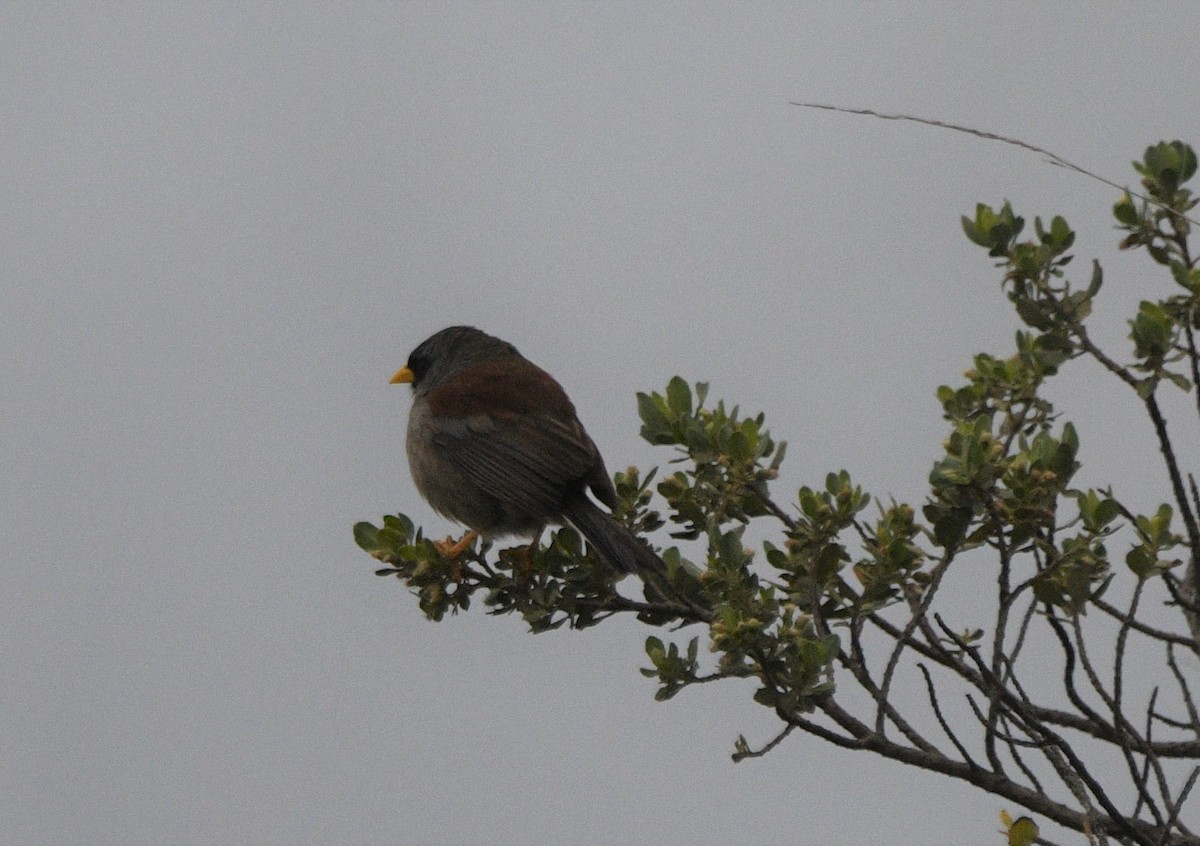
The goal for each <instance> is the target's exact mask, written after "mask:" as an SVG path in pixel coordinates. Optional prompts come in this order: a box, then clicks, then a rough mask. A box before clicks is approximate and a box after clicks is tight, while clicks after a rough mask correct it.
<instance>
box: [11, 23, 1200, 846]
mask: <svg viewBox="0 0 1200 846" xmlns="http://www.w3.org/2000/svg"><path fill="white" fill-rule="evenodd" d="M1198 33H1200V5H1196V4H1190V3H1176V4H1155V5H1133V4H1126V5H1118V4H1115V3H1113V4H1108V3H1100V4H1066V3H1063V4H1042V3H1028V4H1001V5H997V4H994V3H992V4H958V3H956V4H949V3H945V4H932V3H929V4H921V3H903V4H894V5H888V4H871V5H862V6H853V5H848V4H844V3H832V4H828V5H824V6H817V5H801V4H790V3H789V4H778V5H749V4H721V5H708V6H700V5H697V4H653V3H649V4H647V3H633V4H608V3H588V4H581V5H568V4H561V3H559V4H513V3H505V4H489V5H481V4H473V5H450V4H445V3H436V4H427V5H417V4H352V5H348V4H336V5H335V4H329V5H315V4H312V3H306V2H293V3H286V4H275V3H272V4H266V3H260V4H251V3H237V4H224V5H218V4H212V3H192V4H185V3H171V4H169V3H145V4H128V3H122V4H117V3H107V4H98V3H96V4H90V3H73V4H72V3H68V4H55V5H51V4H43V3H8V4H5V5H4V6H3V9H2V10H0V68H2V71H3V72H2V74H0V118H2V120H0V186H2V187H0V244H2V249H0V273H2V279H0V384H2V385H3V406H4V408H5V411H4V413H3V414H2V415H0V439H2V443H3V451H2V452H0V461H2V462H3V463H2V465H0V469H2V473H0V478H3V480H4V482H3V484H2V485H0V515H2V516H0V539H2V545H0V548H2V549H3V556H4V561H3V568H2V569H0V636H2V639H0V677H2V678H3V682H2V683H0V842H3V843H14V844H59V843H113V844H131V843H147V844H149V843H156V844H161V843H195V844H210V843H211V844H217V843H261V844H285V843H314V844H315V843H379V844H384V843H397V842H399V843H411V844H424V843H463V844H467V843H497V844H514V845H515V844H529V843H539V842H560V843H568V842H578V843H584V842H587V843H609V844H619V843H646V844H650V843H653V844H664V846H671V845H672V844H701V846H703V844H718V843H730V842H745V843H768V842H771V843H822V844H832V845H833V846H842V845H843V844H844V846H851V844H863V843H885V842H886V843H935V844H952V843H953V844H961V843H987V842H997V843H998V842H1000V840H999V835H997V834H996V833H995V832H996V829H997V827H998V823H997V818H996V814H997V812H998V811H999V810H1000V809H1001V808H1003V807H1008V808H1009V809H1010V810H1012V811H1013V812H1014V813H1015V812H1016V811H1017V810H1018V809H1017V808H1016V807H1013V806H1011V805H1006V804H1005V803H1003V802H1001V801H1000V800H998V799H996V798H994V797H991V796H989V795H987V794H984V793H982V792H979V791H977V790H974V789H971V788H968V787H966V786H962V785H959V784H958V783H956V782H952V781H950V780H948V779H945V778H941V777H938V776H933V775H926V774H922V773H919V772H916V771H914V770H911V769H908V768H905V767H902V766H900V765H898V764H892V763H888V762H885V761H883V760H882V759H878V758H872V757H867V756H866V755H865V754H858V755H856V754H850V753H844V752H839V751H836V750H834V749H832V748H830V747H827V746H825V745H823V744H821V743H819V742H818V741H816V740H814V739H811V738H807V737H800V736H798V735H794V736H793V737H792V738H790V739H789V740H788V741H787V742H786V743H784V744H783V745H782V746H780V747H779V748H778V749H777V750H776V751H775V752H773V753H772V754H771V755H770V756H768V757H767V758H765V759H762V760H756V761H749V762H745V763H742V764H737V765H735V764H733V763H731V762H730V759H729V755H730V752H731V751H732V748H733V741H734V739H735V738H736V736H737V735H738V734H739V733H744V734H745V735H746V736H747V738H748V739H750V740H751V742H753V743H756V744H757V743H761V742H764V741H766V740H768V739H769V738H770V737H771V736H772V735H773V733H774V732H775V731H776V729H777V723H776V721H775V719H774V718H773V716H772V714H771V713H770V712H769V711H767V710H766V709H763V708H761V707H760V706H757V705H755V704H754V703H753V702H752V701H751V698H750V695H751V693H752V690H753V686H752V685H750V684H748V683H747V684H740V685H739V684H736V683H730V684H727V685H724V686H721V685H708V686H705V687H704V688H703V689H697V690H689V691H686V692H685V693H684V694H681V695H680V696H679V697H677V698H676V699H674V700H672V701H670V702H668V703H665V704H662V703H655V702H654V701H653V693H654V686H653V684H652V682H651V681H649V680H647V679H644V678H643V677H642V676H641V675H640V674H639V673H638V672H637V669H638V668H639V667H641V666H645V665H646V664H647V660H646V658H645V656H644V652H643V641H644V638H645V636H646V634H648V633H649V632H648V631H647V630H645V629H644V628H642V627H640V626H639V625H637V624H636V622H634V621H626V620H620V621H613V622H611V623H610V624H607V625H604V626H601V627H600V628H599V629H598V630H591V631H588V632H586V633H583V634H579V633H571V632H556V633H552V634H547V635H542V636H538V637H532V636H530V635H528V634H527V633H526V632H525V627H524V626H523V624H522V623H521V621H520V620H517V619H509V618H503V619H495V618H491V617H487V616H486V615H484V614H482V613H476V612H474V611H473V612H472V613H471V614H468V615H463V616H459V617H457V618H453V619H448V620H446V621H445V622H443V623H441V624H433V623H430V622H427V621H426V620H425V619H423V618H422V616H421V615H420V613H419V611H418V609H417V606H416V602H415V599H414V598H413V597H411V596H410V595H409V594H408V593H407V591H406V590H405V588H404V586H403V585H402V584H400V583H399V582H397V581H395V580H383V579H378V578H376V577H375V576H374V575H372V570H373V569H374V564H375V562H374V561H373V560H372V559H370V558H369V557H367V556H366V555H365V554H363V553H362V552H360V551H359V550H358V549H357V548H356V547H355V546H354V544H353V540H352V536H351V527H352V525H353V524H354V523H355V522H356V521H358V520H364V519H368V520H376V521H377V520H378V519H379V517H380V516H381V515H383V514H385V513H390V512H395V511H397V510H402V511H404V512H406V513H409V514H411V515H413V516H414V517H415V518H417V519H418V520H419V521H420V522H422V523H423V524H424V525H425V526H426V527H427V528H428V529H429V531H430V532H431V533H442V532H445V531H448V530H450V529H451V528H453V527H452V526H451V525H450V524H448V523H447V522H446V521H444V520H442V519H441V518H438V517H436V516H434V515H433V514H432V512H431V511H430V510H429V509H428V507H427V506H425V505H424V503H423V502H421V501H420V500H419V498H418V496H417V495H416V493H415V491H414V489H413V486H412V483H411V481H410V479H409V475H408V469H407V466H406V462H405V458H404V447H403V428H404V422H405V420H406V417H407V413H408V406H409V402H410V398H409V392H408V391H407V390H406V389H402V388H397V387H394V386H389V385H388V378H389V376H390V375H391V374H392V373H393V372H394V371H395V370H396V369H397V368H398V367H399V366H400V365H401V364H403V363H404V361H405V358H406V356H407V353H408V352H409V351H410V350H411V349H412V348H413V347H414V346H415V345H416V344H417V343H418V342H420V341H421V340H422V339H424V338H425V337H426V336H428V335H429V334H431V333H432V332H434V331H436V330H437V329H440V328H442V327H443V326H446V325H449V324H452V323H470V324H474V325H477V326H479V327H481V328H483V329H485V330H487V331H489V332H492V333H494V334H497V335H499V336H501V337H504V338H505V339H507V340H510V341H512V342H513V343H515V344H516V345H517V346H518V347H519V348H520V349H521V351H522V352H523V353H525V354H526V355H527V356H528V357H529V358H531V359H532V360H534V361H535V362H537V363H539V364H541V365H542V366H544V367H546V368H547V369H548V370H550V371H551V372H552V373H553V374H555V376H557V377H558V378H559V380H560V381H561V382H562V383H563V384H564V386H565V387H566V388H567V390H568V391H569V392H570V394H571V395H572V397H573V399H574V400H575V403H576V405H577V407H578V409H579V413H580V416H581V418H582V419H583V421H584V422H585V424H586V425H587V426H588V428H589V430H590V431H591V433H592V435H593V437H594V438H595V440H596V441H597V443H598V444H599V445H600V448H601V450H602V451H603V453H604V455H605V456H606V459H607V462H608V465H609V467H610V468H619V467H623V466H625V465H627V464H630V463H637V464H640V465H642V466H644V467H648V466H651V465H654V464H662V463H664V462H665V461H667V460H669V459H670V458H671V457H672V455H671V454H670V453H666V454H664V453H662V452H661V451H656V450H653V449H651V448H650V447H648V446H647V445H645V444H644V443H642V442H640V441H639V439H638V437H637V429H638V421H637V417H636V411H635V404H634V394H635V392H636V391H639V390H652V389H655V388H659V389H661V387H662V386H664V385H665V384H666V382H667V380H668V379H669V378H670V377H671V376H672V375H675V374H681V375H683V376H685V377H687V378H689V379H692V380H697V379H699V380H708V381H710V382H711V383H712V386H713V389H712V390H713V395H714V397H724V398H726V399H727V400H729V401H730V402H735V403H739V404H741V405H742V407H743V408H744V409H747V410H756V409H762V410H764V411H765V412H766V413H767V415H768V424H769V425H770V427H771V428H772V431H773V432H774V433H775V435H776V436H777V437H780V438H783V439H786V440H788V441H789V442H790V444H791V448H790V450H789V459H788V463H787V465H786V468H785V473H784V477H783V479H782V480H781V481H780V488H779V493H780V498H781V499H783V500H785V501H786V500H789V499H791V494H789V493H788V491H789V490H791V489H794V488H796V487H798V486H799V485H800V484H806V483H807V484H820V482H821V480H822V479H823V478H824V475H825V473H826V472H828V471H830V470H837V469H840V468H846V469H848V470H849V471H850V472H851V473H852V474H853V475H854V476H855V477H856V478H857V479H859V480H860V481H861V482H862V483H863V484H864V485H865V486H866V487H867V488H868V490H870V491H872V492H873V493H875V494H877V495H879V496H882V497H885V498H886V497H888V496H895V497H897V498H898V499H903V500H908V501H913V502H918V503H919V502H920V501H921V499H922V496H923V490H924V482H925V477H926V475H927V473H928V470H929V467H930V464H931V462H932V461H933V460H934V458H935V457H936V456H937V453H938V449H939V447H938V445H939V442H940V440H941V439H942V437H943V436H944V433H945V428H944V423H943V421H942V420H941V418H940V410H939V407H938V405H937V403H936V400H935V399H934V391H935V389H936V388H937V386H938V385H939V384H942V383H945V382H952V381H954V380H956V379H959V378H961V372H962V370H963V369H964V368H966V367H967V366H969V363H970V356H971V355H972V354H973V353H975V352H977V351H980V350H989V351H992V352H995V353H997V354H1004V353H1006V351H1007V350H1008V349H1010V346H1011V338H1012V333H1013V331H1014V329H1015V328H1016V322H1015V318H1014V317H1013V315H1012V314H1011V313H1010V311H1009V309H1008V307H1007V304H1006V302H1005V300H1004V299H1003V297H1002V295H1001V293H1000V290H999V284H998V279H997V276H996V272H995V270H994V269H993V268H992V266H991V263H990V260H988V259H987V257H986V256H985V255H984V254H983V252H982V251H980V250H979V249H978V248H976V247H973V246H972V245H970V244H969V243H968V242H967V241H966V239H965V238H964V237H963V235H962V232H961V228H960V225H959V216H960V215H961V214H963V213H968V212H970V211H971V210H972V209H973V207H974V204H975V203H976V202H979V201H985V202H989V203H993V204H998V203H1000V202H1001V201H1002V200H1003V199H1005V198H1008V199H1010V200H1012V201H1013V202H1014V204H1016V205H1017V207H1018V210H1019V211H1022V212H1024V213H1026V214H1027V216H1029V217H1032V215H1034V214H1053V213H1062V214H1063V215H1065V216H1066V217H1067V218H1068V220H1069V221H1070V222H1071V223H1072V224H1073V225H1075V226H1076V227H1077V228H1078V229H1079V230H1080V237H1079V241H1078V252H1079V254H1080V255H1081V258H1082V259H1083V260H1086V259H1090V258H1091V257H1092V256H1098V257H1100V258H1101V259H1102V261H1104V263H1105V266H1106V269H1107V270H1108V280H1109V282H1108V286H1107V288H1106V290H1105V299H1104V301H1103V302H1102V303H1101V305H1100V306H1099V307H1098V309H1097V316H1096V325H1097V328H1096V332H1097V336H1098V337H1100V338H1102V339H1103V340H1105V341H1111V342H1113V343H1116V344H1118V345H1119V346H1118V347H1117V349H1118V351H1119V352H1123V351H1124V350H1125V349H1126V348H1125V347H1124V346H1123V344H1124V343H1125V342H1124V341H1123V340H1122V338H1123V336H1124V335H1125V333H1126V332H1127V331H1128V330H1127V328H1126V326H1125V324H1124V322H1123V321H1124V319H1125V317H1126V316H1127V315H1128V314H1129V313H1130V309H1131V308H1133V307H1134V306H1135V304H1136V302H1137V300H1138V299H1140V298H1142V297H1145V296H1149V295H1153V294H1154V293H1157V292H1158V291H1160V290H1162V283H1161V281H1159V280H1158V277H1156V276H1155V275H1154V273H1153V271H1151V270H1149V265H1147V264H1146V262H1145V260H1144V258H1139V257H1129V256H1118V255H1116V253H1115V250H1114V249H1113V243H1114V241H1115V240H1116V235H1115V233H1114V231H1113V229H1112V224H1111V217H1110V214H1109V209H1110V207H1111V204H1112V202H1113V200H1114V199H1115V195H1114V192H1113V191H1112V190H1111V189H1109V188H1106V187H1105V186H1103V185H1101V184H1099V183H1096V182H1093V181H1091V180H1088V179H1085V178H1083V177H1080V176H1078V175H1076V174H1073V173H1070V172H1068V171H1066V170H1063V169H1061V168H1056V167H1052V166H1050V165H1048V164H1046V163H1044V162H1043V160H1042V159H1041V158H1040V157H1039V156H1037V155H1035V154H1032V153H1028V152H1024V151H1020V150H1017V149H1015V148H1011V147H1006V146H1003V145H999V144H995V143H989V142H985V141H982V140H979V139H976V138H971V137H968V136H965V135H961V134H956V133H951V132H946V131H939V130H935V129H932V128H928V127H923V126H918V125H915V124H901V123H893V122H885V121H879V120H869V119H866V118H857V117H850V116H844V115H837V114H833V113H829V112H819V111H812V110H804V109H799V108H796V107H794V106H791V105H789V104H788V101H789V100H797V99H799V100H813V101H821V102H830V103H836V104H840V105H844V106H848V107H869V108H876V109H880V110H885V111H902V112H907V113H912V114H918V115H923V116H927V117H933V118H939V119H943V120H948V121H954V122H958V123H963V124H968V125H970V126H974V127H978V128H980V129H985V130H991V131H997V132H1001V133H1005V134H1009V135H1012V136H1016V137H1018V138H1021V139H1023V140H1025V141H1028V142H1031V143H1034V144H1038V145H1041V146H1044V147H1046V148H1049V149H1051V150H1053V151H1055V152H1057V153H1059V154H1060V155H1062V156H1064V157H1066V158H1068V159H1071V160H1073V161H1075V162H1077V163H1078V164H1080V165H1082V166H1084V167H1087V168H1088V169H1090V170H1093V171H1095V172H1097V173H1102V174H1104V175H1106V176H1108V177H1110V178H1112V179H1114V180H1116V181H1118V182H1131V181H1132V179H1133V175H1132V171H1131V170H1130V168H1129V161H1130V160H1131V159H1133V158H1135V157H1138V156H1140V154H1141V151H1142V149H1143V148H1144V147H1145V146H1146V145H1147V144H1148V143H1152V142H1155V141H1157V140H1160V139H1171V138H1183V139H1185V140H1188V141H1191V142H1193V143H1196V142H1200V117H1198V116H1200V109H1198V108H1197V105H1198V104H1197V93H1196V92H1197V90H1198V89H1197V77H1198V72H1200V54H1198V53H1197V51H1196V35H1197V34H1198ZM1083 263H1084V262H1083V261H1082V260H1081V261H1080V264H1081V265H1082V264H1083ZM1079 372H1080V375H1081V377H1082V378H1081V379H1079V380H1077V381H1076V382H1075V383H1074V386H1075V387H1074V389H1073V390H1074V392H1070V393H1066V394H1064V395H1063V396H1060V397H1056V399H1058V400H1059V401H1060V402H1061V403H1062V407H1063V409H1064V411H1065V412H1066V413H1067V414H1068V415H1070V416H1073V417H1075V418H1076V419H1077V420H1079V421H1080V429H1081V434H1082V438H1083V461H1084V463H1085V470H1084V475H1085V477H1086V478H1085V479H1084V481H1085V482H1088V481H1090V483H1093V484H1102V483H1105V482H1108V481H1112V480H1114V479H1122V480H1130V484H1131V485H1133V486H1134V488H1133V490H1134V496H1135V498H1137V497H1141V498H1143V499H1144V500H1145V502H1154V501H1161V500H1162V498H1164V497H1165V496H1166V494H1165V492H1164V491H1165V489H1164V488H1163V487H1162V485H1161V480H1160V478H1159V477H1158V475H1155V474H1153V473H1151V472H1149V470H1148V468H1149V467H1150V465H1151V464H1152V463H1153V458H1154V453H1153V449H1152V446H1150V445H1143V443H1142V442H1143V441H1145V435H1146V434H1147V431H1148V430H1147V428H1146V425H1145V422H1144V421H1143V420H1141V419H1139V418H1137V417H1136V415H1134V414H1131V413H1129V412H1131V411H1134V410H1136V409H1135V408H1134V406H1133V404H1132V402H1130V401H1128V400H1127V398H1124V397H1121V398H1114V395H1113V391H1114V389H1113V388H1112V386H1111V385H1110V384H1108V383H1104V382H1103V381H1102V380H1100V379H1099V378H1098V377H1097V374H1096V373H1094V372H1091V371H1087V370H1086V369H1085V370H1080V371H1079ZM1089 379H1090V380H1092V381H1089ZM1092 388H1095V390H1094V391H1093V390H1092ZM1089 422H1090V423H1091V424H1092V425H1090V426H1089ZM1193 443H1194V441H1193ZM1139 478H1144V479H1145V487H1144V489H1143V488H1137V487H1136V485H1137V484H1138V482H1137V480H1138V479H1139ZM1156 498H1157V499H1156ZM1139 504H1140V503H1139ZM989 578H990V577H989ZM970 622H971V621H970V620H967V619H964V620H963V621H962V623H963V625H964V626H965V625H967V624H969V623H970ZM975 622H977V623H983V621H982V620H979V621H975ZM863 809H871V812H870V813H864V812H863Z"/></svg>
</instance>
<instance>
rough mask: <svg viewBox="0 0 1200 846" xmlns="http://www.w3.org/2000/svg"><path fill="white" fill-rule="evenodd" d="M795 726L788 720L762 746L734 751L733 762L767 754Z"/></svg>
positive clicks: (794, 728) (793, 729) (781, 741)
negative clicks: (755, 748) (781, 728)
mask: <svg viewBox="0 0 1200 846" xmlns="http://www.w3.org/2000/svg"><path fill="white" fill-rule="evenodd" d="M796 728H797V726H796V724H795V723H790V722H789V723H786V724H785V725H784V727H783V731H781V732H780V733H779V734H777V735H775V737H774V738H773V739H772V740H771V741H770V742H769V743H767V745H766V746H764V747H763V748H762V749H758V750H753V749H749V748H747V749H745V751H742V752H735V753H734V754H733V756H732V757H733V760H734V761H735V762H738V761H744V760H746V759H747V758H761V757H763V756H764V755H766V754H768V753H769V752H770V751H771V750H772V749H774V748H775V747H776V746H778V745H779V744H781V743H783V741H784V738H786V737H787V736H788V735H789V734H791V733H792V732H793V731H795V730H796Z"/></svg>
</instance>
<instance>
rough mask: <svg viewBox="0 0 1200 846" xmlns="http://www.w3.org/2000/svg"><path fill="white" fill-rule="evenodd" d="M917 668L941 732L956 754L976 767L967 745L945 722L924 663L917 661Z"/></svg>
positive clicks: (935, 689) (935, 691)
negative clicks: (948, 740)
mask: <svg viewBox="0 0 1200 846" xmlns="http://www.w3.org/2000/svg"><path fill="white" fill-rule="evenodd" d="M917 669H919V670H920V671H921V675H922V676H924V677H925V691H926V693H927V694H928V696H929V704H930V705H932V706H933V713H934V716H935V717H937V721H938V725H940V726H941V727H942V732H943V733H944V734H945V735H946V737H948V738H950V742H951V743H953V744H954V748H955V749H957V750H958V754H959V755H961V756H962V759H963V761H964V762H966V763H968V764H970V765H971V766H972V767H978V766H979V765H978V764H976V763H975V759H974V758H972V757H971V753H970V752H968V751H967V747H965V746H963V745H962V743H961V742H960V741H959V739H958V735H956V734H955V733H954V730H953V729H952V728H950V724H949V723H948V722H946V716H945V714H943V713H942V708H941V706H940V705H938V698H937V688H935V687H934V685H933V676H931V675H930V674H929V668H928V667H926V666H925V665H924V664H921V663H918V664H917Z"/></svg>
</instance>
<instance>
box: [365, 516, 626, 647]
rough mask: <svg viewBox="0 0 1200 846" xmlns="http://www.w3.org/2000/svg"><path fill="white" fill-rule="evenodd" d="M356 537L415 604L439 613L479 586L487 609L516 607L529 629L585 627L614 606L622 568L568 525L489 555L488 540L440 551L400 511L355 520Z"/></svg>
mask: <svg viewBox="0 0 1200 846" xmlns="http://www.w3.org/2000/svg"><path fill="white" fill-rule="evenodd" d="M354 538H355V541H356V542H357V543H358V545H359V546H360V547H361V548H362V549H363V550H364V551H366V552H367V553H369V554H370V555H372V556H374V557H375V558H376V559H378V560H379V561H382V562H383V563H384V564H387V565H388V566H387V567H385V568H382V569H379V570H376V571H375V572H376V575H379V576H395V577H396V578H398V579H400V580H401V581H403V582H404V583H405V584H406V585H408V586H409V587H410V588H412V589H413V592H414V593H415V594H416V595H417V600H418V603H419V605H420V608H421V611H422V612H424V614H425V616H426V617H428V618H429V619H431V620H434V621H439V620H441V619H442V618H443V617H445V615H446V614H447V613H451V614H456V613H458V612H459V611H466V610H468V609H469V608H470V607H471V600H472V597H473V596H474V594H475V593H477V592H478V591H481V590H482V591H484V597H485V598H484V604H485V605H487V606H488V608H489V611H490V613H492V614H509V613H513V612H515V613H517V614H520V615H521V617H523V618H524V619H525V621H526V622H527V623H528V624H529V627H530V629H531V630H532V631H534V632H544V631H549V630H552V629H557V628H559V627H561V626H563V625H569V626H570V627H572V628H579V629H582V628H587V627H589V626H593V625H596V624H597V623H599V622H600V621H601V620H603V619H604V618H605V617H607V616H609V614H611V613H612V608H611V600H612V598H613V597H615V596H616V594H615V591H614V587H613V586H614V583H615V582H616V580H617V578H618V577H619V575H620V574H618V573H616V572H614V571H613V570H612V568H610V567H608V566H606V565H603V564H601V563H600V562H599V561H598V560H597V559H596V557H595V554H594V553H592V552H588V553H586V554H585V552H584V548H583V542H582V540H581V539H580V537H579V533H578V532H576V531H575V530H574V529H570V528H564V529H560V530H558V531H555V532H552V533H551V536H550V541H549V543H548V544H545V545H540V546H519V547H515V548H511V549H503V550H500V552H499V554H498V556H497V557H496V560H495V561H489V560H488V555H487V553H488V552H489V548H488V546H487V545H486V544H485V545H483V546H480V547H479V548H478V549H474V550H468V551H466V552H465V553H464V554H463V555H462V556H460V557H457V558H453V559H450V558H446V557H445V556H443V555H442V554H441V553H440V552H439V551H438V549H437V547H436V546H435V545H434V543H433V542H432V541H431V540H429V539H428V538H425V537H424V536H423V535H422V533H421V532H420V531H419V530H415V529H414V528H413V523H412V520H411V519H409V518H408V517H407V516H405V515H403V514H399V515H388V516H386V517H384V518H383V525H382V526H379V527H377V526H374V525H373V524H371V523H367V522H363V523H358V524H357V525H356V526H355V527H354Z"/></svg>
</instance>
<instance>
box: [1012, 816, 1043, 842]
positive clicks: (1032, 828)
mask: <svg viewBox="0 0 1200 846" xmlns="http://www.w3.org/2000/svg"><path fill="white" fill-rule="evenodd" d="M1037 836H1038V827H1037V823H1035V822H1034V821H1033V820H1031V819H1030V818H1029V817H1021V818H1020V819H1018V820H1017V821H1016V822H1014V823H1013V824H1012V826H1011V827H1009V829H1008V846H1032V844H1033V842H1034V841H1035V840H1037Z"/></svg>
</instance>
